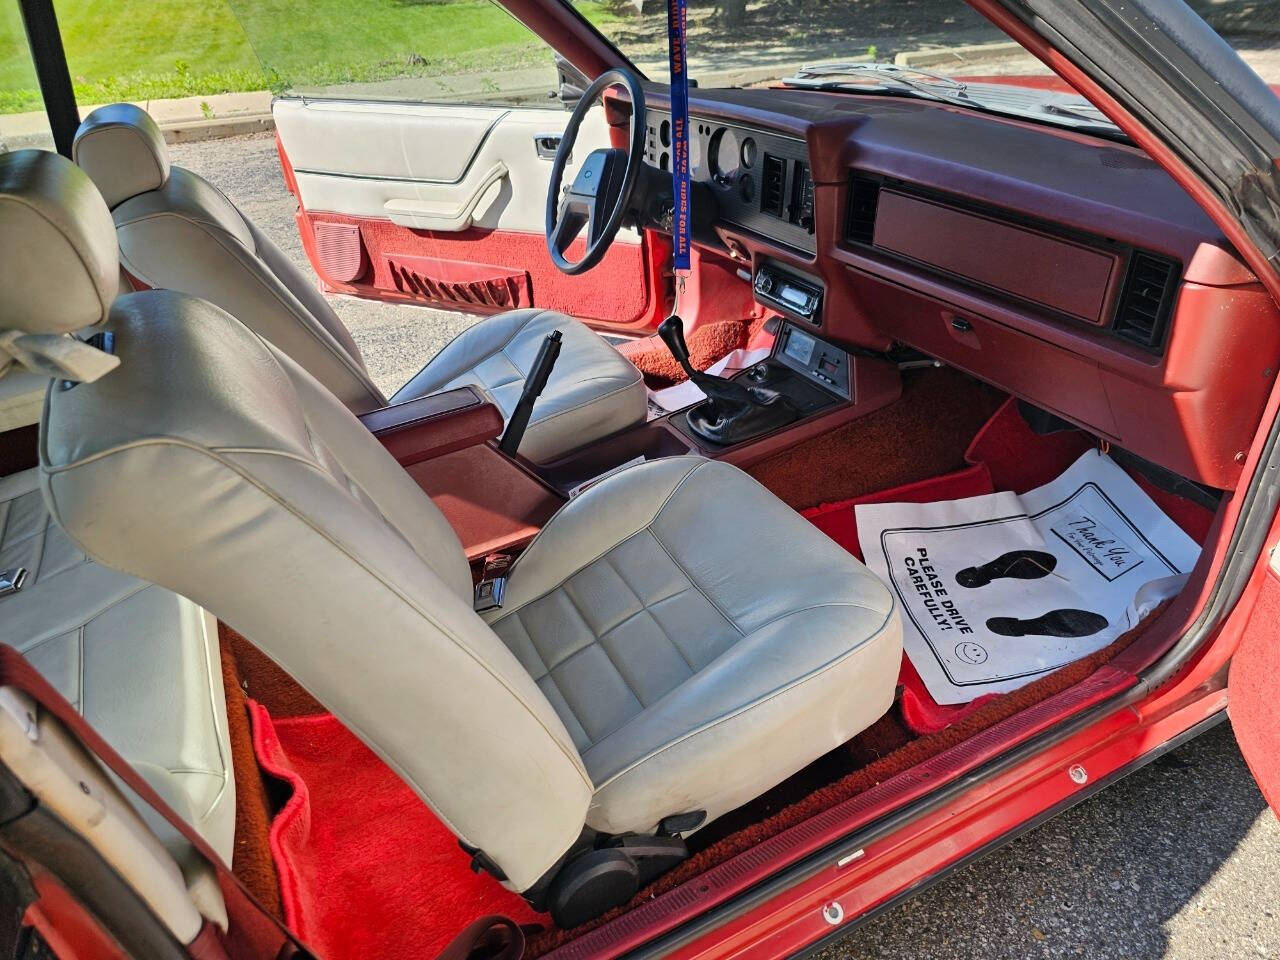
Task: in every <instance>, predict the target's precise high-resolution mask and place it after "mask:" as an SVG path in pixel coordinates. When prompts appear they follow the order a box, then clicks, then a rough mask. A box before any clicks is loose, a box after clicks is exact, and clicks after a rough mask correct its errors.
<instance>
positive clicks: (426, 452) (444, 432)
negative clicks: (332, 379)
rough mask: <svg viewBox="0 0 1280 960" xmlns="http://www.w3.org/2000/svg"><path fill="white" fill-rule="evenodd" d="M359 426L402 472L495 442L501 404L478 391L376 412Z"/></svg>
mask: <svg viewBox="0 0 1280 960" xmlns="http://www.w3.org/2000/svg"><path fill="white" fill-rule="evenodd" d="M360 422H361V423H363V424H364V425H365V426H366V427H367V428H368V429H369V432H370V433H372V434H373V435H374V436H375V437H377V438H378V439H379V440H380V441H382V445H383V446H384V447H386V448H387V451H388V452H389V453H390V454H391V455H392V456H393V457H395V458H396V460H397V461H398V462H399V463H400V464H401V465H402V466H408V465H409V464H412V463H421V462H422V461H423V460H432V459H434V458H436V457H442V456H444V455H445V454H446V453H453V452H454V451H455V450H461V449H462V448H463V447H473V446H476V445H477V444H481V443H487V442H488V441H490V440H496V439H497V438H498V437H499V436H501V434H502V427H503V417H502V411H501V410H499V409H498V406H497V404H495V403H494V402H493V401H492V400H491V399H490V398H489V395H488V394H487V393H485V392H484V391H483V390H482V389H480V388H479V387H473V386H465V387H459V388H457V389H456V390H446V391H444V392H443V393H433V394H428V395H427V396H425V397H418V398H416V399H414V400H406V401H405V402H404V403H396V404H392V405H391V406H389V407H382V408H380V409H378V410H371V411H370V412H369V413H366V414H362V415H361V416H360Z"/></svg>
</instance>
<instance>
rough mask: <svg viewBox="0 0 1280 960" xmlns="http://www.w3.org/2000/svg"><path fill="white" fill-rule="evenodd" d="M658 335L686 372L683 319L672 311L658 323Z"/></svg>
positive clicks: (687, 369)
mask: <svg viewBox="0 0 1280 960" xmlns="http://www.w3.org/2000/svg"><path fill="white" fill-rule="evenodd" d="M658 336H660V337H661V338H662V342H663V343H665V344H666V345H667V349H668V350H670V351H671V355H672V356H673V357H675V358H676V361H677V362H678V363H679V364H680V366H682V367H684V368H685V372H686V373H687V372H688V371H689V347H688V345H687V344H686V343H685V342H684V321H683V320H681V319H680V317H679V316H677V315H676V314H674V313H673V314H672V315H671V316H669V317H667V319H665V320H663V321H662V323H660V324H659V325H658Z"/></svg>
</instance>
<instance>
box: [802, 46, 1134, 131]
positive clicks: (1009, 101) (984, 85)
mask: <svg viewBox="0 0 1280 960" xmlns="http://www.w3.org/2000/svg"><path fill="white" fill-rule="evenodd" d="M782 83H783V85H785V86H788V87H792V88H797V89H803V90H830V91H839V92H840V93H851V94H859V93H867V94H875V95H877V96H885V95H889V96H906V97H919V98H922V99H927V100H936V101H939V102H942V103H949V104H954V105H957V106H964V107H969V108H970V109H975V110H984V111H986V112H988V113H996V114H1001V115H1003V116H1009V117H1022V118H1024V119H1027V120H1039V121H1041V122H1044V123H1051V124H1055V125H1056V126H1060V127H1071V128H1074V129H1077V130H1087V131H1089V132H1090V133H1093V134H1098V135H1101V136H1105V137H1109V138H1111V139H1115V140H1125V139H1126V138H1125V136H1124V134H1123V133H1121V132H1120V130H1119V129H1118V128H1117V127H1116V126H1115V124H1113V123H1112V122H1111V121H1110V120H1108V119H1107V116H1106V114H1104V113H1103V112H1102V111H1101V110H1099V109H1098V108H1097V107H1095V106H1094V105H1093V104H1091V103H1090V102H1089V101H1088V100H1085V99H1084V98H1083V97H1081V96H1080V95H1079V94H1071V93H1062V92H1059V91H1054V90H1039V89H1033V88H1030V87H1024V86H1020V85H1018V84H1016V83H1015V84H1006V83H988V82H981V83H966V82H964V81H963V80H956V79H953V78H952V77H947V76H944V75H942V74H937V73H929V72H927V71H925V70H917V69H915V68H914V67H900V66H898V65H896V64H892V63H869V62H855V63H819V64H814V65H813V66H804V67H801V68H800V69H799V70H797V71H796V74H795V76H793V77H787V78H785V79H783V81H782Z"/></svg>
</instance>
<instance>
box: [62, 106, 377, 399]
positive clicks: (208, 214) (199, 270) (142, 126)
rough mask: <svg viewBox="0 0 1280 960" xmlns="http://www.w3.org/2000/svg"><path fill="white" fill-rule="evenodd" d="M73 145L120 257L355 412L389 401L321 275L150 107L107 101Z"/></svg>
mask: <svg viewBox="0 0 1280 960" xmlns="http://www.w3.org/2000/svg"><path fill="white" fill-rule="evenodd" d="M71 153H72V158H73V159H74V160H75V162H76V163H77V164H78V165H79V166H80V168H81V169H83V170H84V171H85V172H86V173H88V174H89V176H90V177H91V178H92V179H93V181H94V183H96V184H97V185H98V189H99V190H100V191H101V192H102V195H103V197H104V199H105V200H106V201H107V205H108V206H109V207H111V209H112V217H113V219H114V220H115V224H116V232H117V234H118V238H119V245H120V260H121V263H122V264H123V265H124V268H125V270H126V271H127V272H128V274H129V275H130V276H131V277H132V278H134V279H135V280H136V281H138V283H139V284H141V285H143V286H146V287H151V288H155V289H166V290H178V291H181V292H182V293H189V294H192V295H193V296H197V297H201V298H203V299H205V300H208V301H210V302H211V303H214V304H217V305H218V306H220V307H222V308H223V309H224V310H226V311H227V312H228V313H230V314H231V315H232V316H234V317H236V318H237V319H238V320H240V321H241V322H242V323H244V324H245V325H246V326H247V327H249V329H251V330H253V331H254V332H256V333H259V334H261V335H262V336H263V337H265V338H266V339H267V340H268V341H270V342H271V343H272V344H274V345H275V346H277V347H279V348H280V349H281V350H283V351H284V352H285V353H287V354H288V355H289V356H291V357H292V358H293V359H294V360H295V361H296V362H298V363H299V364H301V365H302V366H303V367H304V368H305V369H306V370H308V371H309V372H310V373H311V374H312V376H314V377H315V378H316V379H317V380H319V381H320V382H321V383H323V384H324V385H325V386H326V387H327V388H328V389H329V390H330V392H332V393H333V394H334V395H335V396H336V397H338V399H340V400H341V401H342V402H343V403H345V404H346V405H347V406H348V407H350V408H351V409H352V410H354V411H355V412H356V413H367V412H368V411H369V410H374V409H377V408H378V407H381V406H385V405H386V398H385V397H384V396H383V394H382V392H381V391H380V390H379V389H378V388H377V386H375V385H374V383H373V381H372V380H371V379H370V377H369V374H368V371H367V370H366V369H365V366H364V361H363V360H362V359H361V356H360V350H359V348H358V347H357V346H356V343H355V341H354V340H353V339H352V338H351V334H350V332H349V331H348V330H347V329H346V327H345V326H344V325H343V323H342V321H341V320H340V319H339V318H338V315H337V314H335V313H334V312H333V308H332V307H330V306H329V303H328V301H326V300H325V298H324V296H323V295H322V294H321V293H320V291H319V290H318V289H317V288H316V286H315V284H314V283H312V282H308V280H307V278H306V277H305V276H304V275H303V274H302V272H301V271H300V270H299V269H298V268H297V267H296V266H294V264H293V262H292V261H290V260H289V258H288V257H287V256H285V255H284V253H283V252H282V251H281V250H280V249H279V247H277V246H276V245H275V244H274V243H272V242H271V241H270V240H269V239H267V237H265V236H264V235H263V234H262V232H261V231H260V230H258V228H257V227H256V226H254V224H253V223H252V221H250V220H249V218H248V217H246V216H244V214H242V213H241V212H240V210H239V209H238V208H237V207H236V206H235V205H234V204H233V203H232V202H231V201H230V200H228V199H227V197H226V196H225V195H224V194H223V193H222V192H221V191H220V190H218V189H217V188H216V187H215V186H213V185H212V184H211V183H209V182H208V181H207V180H205V179H203V178H201V177H199V176H197V175H196V174H194V173H192V172H191V171H190V170H186V169H183V168H182V167H175V166H172V165H171V164H170V163H169V155H168V149H167V147H166V145H165V142H164V136H163V135H162V134H161V132H160V129H159V127H157V126H156V123H155V121H154V120H152V119H151V116H150V115H149V114H148V113H147V112H146V111H145V110H142V109H141V108H139V107H136V106H134V105H133V104H129V103H117V104H112V105H110V106H106V107H99V108H98V109H97V110H94V111H93V112H92V113H90V114H89V116H87V117H86V118H85V120H84V122H83V123H82V124H80V129H79V130H78V131H77V132H76V137H75V142H74V144H73V145H72V151H71Z"/></svg>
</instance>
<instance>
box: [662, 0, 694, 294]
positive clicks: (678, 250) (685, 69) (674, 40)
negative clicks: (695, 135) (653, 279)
mask: <svg viewBox="0 0 1280 960" xmlns="http://www.w3.org/2000/svg"><path fill="white" fill-rule="evenodd" d="M687 2H688V0H667V44H668V47H669V49H670V51H671V188H672V191H673V193H674V202H673V210H672V215H671V239H672V241H673V243H674V246H675V251H674V267H675V270H676V272H677V273H679V272H680V271H684V270H688V269H689V243H690V241H689V200H690V197H689V64H688V61H687V60H686V53H687V51H686V49H685V19H686V9H687Z"/></svg>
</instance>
